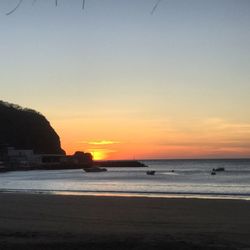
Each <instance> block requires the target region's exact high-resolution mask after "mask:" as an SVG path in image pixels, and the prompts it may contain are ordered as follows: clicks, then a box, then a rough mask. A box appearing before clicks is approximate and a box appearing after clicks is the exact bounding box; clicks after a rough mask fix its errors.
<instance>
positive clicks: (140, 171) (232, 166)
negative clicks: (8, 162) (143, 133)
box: [0, 159, 250, 199]
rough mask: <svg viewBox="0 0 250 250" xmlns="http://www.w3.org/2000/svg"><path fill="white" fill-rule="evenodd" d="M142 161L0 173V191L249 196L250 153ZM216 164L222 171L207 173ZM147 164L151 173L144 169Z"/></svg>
mask: <svg viewBox="0 0 250 250" xmlns="http://www.w3.org/2000/svg"><path fill="white" fill-rule="evenodd" d="M142 162H143V163H145V164H146V165H147V166H148V167H147V168H109V169H108V171H107V172H100V173H86V172H84V171H83V170H81V169H77V170H50V171H47V170H42V171H41V170H35V171H18V172H7V173H1V174H0V192H39V193H40V192H42V193H43V192H45V193H46V192H49V193H57V194H77V195H81V194H83V195H125V196H150V197H199V198H209V197H212V198H214V197H217V198H230V199H231V198H236V199H250V159H232V160H151V161H142ZM221 167H223V168H225V171H223V172H217V173H216V175H211V171H212V169H213V168H221ZM148 170H155V171H156V173H155V175H147V174H146V171H148Z"/></svg>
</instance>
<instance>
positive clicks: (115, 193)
mask: <svg viewBox="0 0 250 250" xmlns="http://www.w3.org/2000/svg"><path fill="white" fill-rule="evenodd" d="M0 194H35V195H51V196H53V195H59V196H81V197H84V196H87V197H88V196H90V197H91V196H93V197H111V198H112V197H131V198H133V197H135V198H137V197H138V198H152V199H158V198H161V199H202V200H206V199H208V200H239V201H250V194H220V193H219V194H214V193H211V194H209V193H166V192H157V193H152V192H148V193H147V192H121V191H87V190H86V191H81V190H42V189H0Z"/></svg>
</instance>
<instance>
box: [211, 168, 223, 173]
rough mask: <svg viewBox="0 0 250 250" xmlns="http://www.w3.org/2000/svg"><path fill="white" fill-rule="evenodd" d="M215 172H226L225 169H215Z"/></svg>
mask: <svg viewBox="0 0 250 250" xmlns="http://www.w3.org/2000/svg"><path fill="white" fill-rule="evenodd" d="M213 171H214V172H222V171H225V168H213Z"/></svg>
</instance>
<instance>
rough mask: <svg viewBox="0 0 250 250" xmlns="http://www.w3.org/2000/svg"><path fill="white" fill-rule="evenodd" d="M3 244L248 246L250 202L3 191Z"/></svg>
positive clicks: (18, 246) (53, 246) (0, 207)
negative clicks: (7, 192)
mask: <svg viewBox="0 0 250 250" xmlns="http://www.w3.org/2000/svg"><path fill="white" fill-rule="evenodd" d="M0 249H1V250H2V249H118V250H122V249H174V250H176V249H229V250H230V249H250V202H248V201H239V200H201V199H161V198H131V197H100V196H99V197H94V196H89V197H88V196H57V195H35V194H6V193H1V194H0Z"/></svg>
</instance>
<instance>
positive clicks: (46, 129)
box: [0, 101, 65, 154]
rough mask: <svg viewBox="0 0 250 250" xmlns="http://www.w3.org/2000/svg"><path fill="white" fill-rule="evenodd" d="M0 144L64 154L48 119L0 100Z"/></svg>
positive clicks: (45, 152) (40, 152)
mask: <svg viewBox="0 0 250 250" xmlns="http://www.w3.org/2000/svg"><path fill="white" fill-rule="evenodd" d="M0 145H6V146H11V147H15V148H18V149H33V150H34V152H35V153H37V154H65V152H64V150H63V149H62V148H61V145H60V138H59V136H58V135H57V133H56V132H55V130H54V129H53V128H52V127H51V125H50V123H49V121H48V120H47V119H46V118H45V117H44V116H43V115H42V114H40V113H38V112H37V111H35V110H32V109H27V108H22V107H20V106H19V105H16V104H10V103H7V102H4V101H0Z"/></svg>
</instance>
